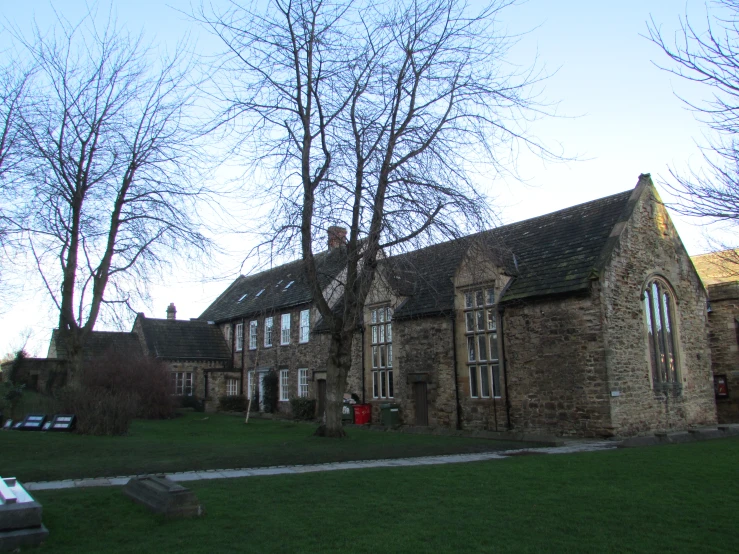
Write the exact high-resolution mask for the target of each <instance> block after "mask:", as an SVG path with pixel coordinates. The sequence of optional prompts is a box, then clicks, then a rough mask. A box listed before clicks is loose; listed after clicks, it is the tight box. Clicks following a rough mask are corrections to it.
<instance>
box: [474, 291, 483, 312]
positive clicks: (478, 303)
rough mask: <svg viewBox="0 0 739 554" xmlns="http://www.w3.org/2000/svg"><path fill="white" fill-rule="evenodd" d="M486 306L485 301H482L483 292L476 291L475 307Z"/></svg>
mask: <svg viewBox="0 0 739 554" xmlns="http://www.w3.org/2000/svg"><path fill="white" fill-rule="evenodd" d="M484 305H485V304H484V303H483V299H482V291H481V290H477V291H475V307H476V308H481V307H483V306H484Z"/></svg>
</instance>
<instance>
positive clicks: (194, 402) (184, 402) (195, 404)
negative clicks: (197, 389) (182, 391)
mask: <svg viewBox="0 0 739 554" xmlns="http://www.w3.org/2000/svg"><path fill="white" fill-rule="evenodd" d="M179 398H180V406H181V407H182V408H192V409H193V410H194V411H196V412H204V411H205V403H204V402H203V401H202V400H198V399H197V398H195V397H194V396H181V397H179Z"/></svg>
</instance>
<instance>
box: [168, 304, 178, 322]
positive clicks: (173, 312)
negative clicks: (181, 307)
mask: <svg viewBox="0 0 739 554" xmlns="http://www.w3.org/2000/svg"><path fill="white" fill-rule="evenodd" d="M167 319H177V308H175V307H174V302H171V303H170V304H169V306H167Z"/></svg>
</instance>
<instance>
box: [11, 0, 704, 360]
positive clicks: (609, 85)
mask: <svg viewBox="0 0 739 554" xmlns="http://www.w3.org/2000/svg"><path fill="white" fill-rule="evenodd" d="M213 3H214V4H218V3H219V2H216V1H214V2H213ZM54 6H56V8H57V9H58V10H59V11H60V12H62V13H64V14H65V15H66V16H67V17H69V18H70V19H71V20H74V19H75V17H77V16H78V15H79V14H81V13H82V12H83V11H84V6H85V4H84V2H79V1H66V2H61V1H60V2H54ZM169 6H174V7H176V8H178V9H182V10H188V9H189V2H176V1H172V0H169V1H165V0H148V1H143V0H125V1H119V2H115V7H116V11H117V13H118V19H119V21H120V22H122V23H125V25H127V26H128V27H129V28H130V29H131V30H139V29H141V28H142V27H143V29H144V31H145V33H146V36H147V37H148V38H150V39H153V40H156V41H159V42H161V43H163V44H173V43H174V42H176V41H177V40H178V38H180V37H181V36H182V35H184V34H185V33H188V32H191V33H192V35H193V38H196V39H197V40H198V43H199V46H198V50H199V51H200V52H208V51H210V50H211V49H213V48H217V47H218V44H217V43H216V42H215V41H214V40H213V39H212V38H210V37H208V36H207V35H204V34H203V32H202V31H201V30H200V29H198V28H197V27H193V26H192V25H191V23H190V22H189V21H187V20H186V18H184V17H183V16H182V15H181V14H179V13H177V11H176V10H174V9H173V8H171V7H169ZM686 10H688V13H689V14H690V16H691V19H692V20H693V21H695V22H696V23H700V22H702V21H703V20H704V19H705V17H704V14H705V9H704V4H703V2H699V1H688V2H686V3H685V2H681V1H669V0H641V1H639V0H622V1H620V2H602V1H593V0H590V1H586V0H558V1H553V0H529V1H528V2H524V3H522V4H520V5H518V6H514V7H512V8H510V9H509V10H507V11H506V12H505V15H504V18H503V20H504V23H505V25H506V26H507V28H508V29H509V30H510V32H515V33H519V32H524V31H530V32H529V33H528V34H526V35H524V36H522V37H521V40H520V42H519V44H518V45H517V46H516V47H515V49H514V50H513V52H512V58H511V60H512V62H513V63H516V64H520V65H522V66H526V65H528V64H529V63H530V62H531V60H532V59H533V57H534V56H535V55H537V53H538V60H539V63H541V64H543V65H545V66H546V68H547V69H548V70H549V71H550V72H552V73H554V75H553V76H552V77H551V78H550V79H549V80H548V81H547V82H546V84H545V87H544V90H543V97H544V98H546V99H547V100H549V101H550V102H558V107H557V111H558V112H559V113H561V114H562V115H564V116H569V117H563V118H554V119H548V120H545V121H540V122H537V123H535V124H534V125H533V126H532V130H533V131H534V132H535V134H536V135H537V136H538V137H539V138H540V139H541V140H543V141H544V142H545V143H548V144H551V145H557V144H560V145H561V146H562V147H563V148H564V152H565V154H566V155H569V156H577V157H579V159H580V161H574V162H569V163H560V164H543V163H542V162H541V161H540V160H538V159H537V158H535V157H533V156H531V155H528V154H527V153H522V154H521V155H520V157H519V166H518V167H519V172H520V175H521V176H522V177H523V178H524V179H525V181H526V185H522V184H521V183H520V182H518V181H516V180H514V179H511V178H506V179H502V180H501V179H498V180H492V179H491V181H490V183H486V185H488V184H489V187H490V188H489V191H490V192H491V194H492V195H494V197H495V198H496V205H497V206H498V207H499V211H500V216H501V219H502V221H503V222H505V223H510V222H513V221H518V220H521V219H526V218H529V217H533V216H537V215H541V214H544V213H547V212H551V211H554V210H557V209H560V208H564V207H567V206H570V205H573V204H577V203H580V202H585V201H588V200H592V199H595V198H599V197H602V196H607V195H609V194H613V193H616V192H620V191H623V190H626V189H630V188H633V187H634V186H635V184H636V181H637V178H638V176H639V174H640V173H643V172H650V173H652V176H653V177H654V178H655V180H656V181H659V178H660V177H665V178H666V177H667V176H668V167H678V168H685V167H686V163H692V164H694V165H695V166H696V167H697V166H698V165H699V164H700V161H701V160H700V153H699V150H698V149H697V147H696V145H695V141H696V140H698V141H701V140H702V133H703V132H704V131H705V128H704V126H703V125H701V124H700V123H698V122H696V120H695V118H694V116H693V114H692V113H690V112H689V111H687V110H686V109H685V107H684V106H683V104H682V103H681V102H680V101H679V100H678V99H677V98H676V97H675V95H674V94H673V90H677V91H678V92H680V93H681V94H683V95H686V96H688V97H690V98H706V97H707V96H708V91H705V90H702V89H700V88H696V87H695V86H692V87H690V86H688V85H687V84H686V83H684V82H681V81H680V80H679V79H678V78H677V77H674V76H672V75H670V74H668V73H666V72H664V71H661V70H659V69H658V68H656V67H655V66H654V64H653V63H652V62H653V61H656V62H658V63H659V62H666V60H665V58H664V55H663V54H661V52H660V50H659V49H658V48H657V47H656V46H655V45H653V44H652V43H650V42H649V41H647V40H646V39H645V38H643V37H642V36H640V35H643V34H645V33H646V21H647V20H648V19H649V17H650V15H651V16H652V17H654V19H655V21H656V22H657V23H658V24H659V25H661V26H662V28H663V31H665V32H666V34H668V35H669V36H672V32H674V30H675V29H677V27H678V23H679V18H680V17H681V16H683V15H684V14H685V12H686ZM102 11H106V8H103V9H102ZM0 14H1V16H2V18H5V20H6V21H7V22H9V23H11V24H13V25H15V26H16V27H17V28H19V29H21V30H23V31H25V30H27V29H29V28H30V25H31V21H32V18H33V16H34V14H35V16H36V18H37V20H38V21H39V23H40V25H41V27H42V28H43V27H45V26H46V25H47V24H48V23H49V22H50V21H51V17H52V16H51V14H52V12H51V8H50V4H49V3H47V2H34V1H27V2H18V1H17V0H0ZM6 38H7V35H6ZM0 40H3V39H0ZM661 192H662V193H663V192H664V191H661ZM663 198H664V199H666V200H668V199H669V198H668V196H667V195H666V194H664V193H663ZM673 219H674V220H675V221H676V224H677V226H678V230H679V232H680V234H681V236H682V238H683V241H684V243H685V245H686V247H687V248H688V251H689V252H690V253H691V254H697V253H701V252H703V251H705V250H706V248H707V246H706V242H705V240H704V238H703V236H702V233H703V232H704V230H705V229H704V228H701V227H696V226H694V225H691V222H689V221H687V220H685V219H683V218H679V217H676V216H674V214H673ZM245 246H246V245H245ZM238 262H240V258H239V257H238V255H236V254H235V255H234V257H233V258H232V259H231V260H224V263H226V264H233V265H234V266H235V265H236V264H237V263H238ZM191 280H192V276H190V275H186V274H182V273H179V274H177V275H172V276H171V277H170V278H169V279H167V280H165V282H166V284H165V285H161V286H155V287H153V291H152V292H153V305H152V306H151V307H146V306H142V307H141V308H140V309H141V310H142V311H146V312H147V313H148V314H149V315H151V316H154V317H164V315H165V309H166V306H167V305H168V304H169V302H175V304H176V305H177V309H178V317H182V318H189V317H196V316H198V315H200V313H201V312H202V310H203V309H204V308H205V307H206V306H207V305H208V304H209V303H210V302H211V301H212V300H213V299H215V297H216V296H217V295H218V294H219V293H220V292H221V291H222V290H223V289H224V288H225V287H226V286H227V284H228V282H221V283H210V284H207V285H203V284H198V283H192V282H191ZM42 298H43V295H38V294H37V295H36V297H35V298H33V297H29V298H28V299H24V301H23V302H19V304H18V305H17V306H16V307H14V308H13V309H10V310H9V311H7V312H6V313H5V315H4V317H3V320H4V322H5V323H2V324H0V353H4V352H7V351H9V350H11V349H13V348H15V347H17V345H18V337H19V334H20V332H22V331H23V329H25V328H29V329H31V330H32V331H33V337H32V342H31V343H30V344H29V346H30V349H31V350H32V351H33V352H35V353H36V354H42V355H44V354H45V349H46V340H47V339H48V336H49V333H50V330H51V328H52V327H54V324H55V317H54V316H53V314H51V313H50V312H48V311H47V310H46V309H42V308H41V305H42V304H43V302H42ZM29 307H33V308H32V309H29ZM152 310H153V311H152ZM2 311H5V310H2ZM11 322H12V325H11V324H10V323H11Z"/></svg>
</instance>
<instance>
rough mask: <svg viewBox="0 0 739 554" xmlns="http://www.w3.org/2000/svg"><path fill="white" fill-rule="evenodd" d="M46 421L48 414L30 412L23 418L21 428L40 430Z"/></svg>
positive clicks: (24, 429)
mask: <svg viewBox="0 0 739 554" xmlns="http://www.w3.org/2000/svg"><path fill="white" fill-rule="evenodd" d="M45 421H46V414H29V415H27V416H26V419H24V420H23V423H22V425H21V426H20V429H22V430H23V431H40V430H41V429H42V428H43V426H44V422H45Z"/></svg>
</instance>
